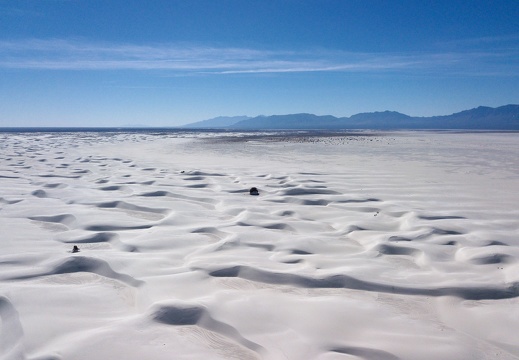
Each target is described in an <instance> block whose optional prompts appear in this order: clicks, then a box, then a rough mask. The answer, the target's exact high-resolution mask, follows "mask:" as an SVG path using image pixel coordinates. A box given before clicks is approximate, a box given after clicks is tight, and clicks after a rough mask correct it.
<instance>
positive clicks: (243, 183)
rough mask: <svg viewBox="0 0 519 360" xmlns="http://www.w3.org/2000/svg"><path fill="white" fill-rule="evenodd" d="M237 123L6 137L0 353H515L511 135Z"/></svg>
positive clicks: (0, 198) (0, 197) (0, 163)
mask: <svg viewBox="0 0 519 360" xmlns="http://www.w3.org/2000/svg"><path fill="white" fill-rule="evenodd" d="M245 135H246V134H234V135H233V137H232V138H228V137H213V136H212V135H211V134H210V133H208V134H203V135H198V134H189V133H180V134H175V133H161V134H153V133H151V134H150V133H124V132H120V133H110V134H107V133H63V134H55V133H35V134H28V133H15V134H0V137H1V144H2V145H1V153H0V184H1V187H2V192H1V193H0V228H1V229H2V231H1V232H2V239H1V241H0V248H1V255H0V269H1V272H0V284H1V287H0V289H1V290H0V318H1V322H0V339H2V340H0V356H1V358H2V359H3V358H5V359H25V358H26V359H83V358H84V359H86V358H91V352H92V350H93V349H95V351H96V354H97V358H106V359H109V358H114V357H119V358H127V359H141V358H143V357H148V358H153V359H162V358H163V359H166V358H167V359H170V358H171V357H172V356H174V357H175V358H179V359H180V358H186V359H188V358H202V357H208V358H211V359H246V358H250V359H343V358H344V359H346V358H357V359H376V358H379V359H432V358H456V359H474V358H480V359H494V358H496V359H497V358H499V359H515V358H519V348H518V347H517V345H516V344H515V340H514V339H515V337H514V335H513V334H514V330H517V327H518V325H517V324H519V313H518V312H517V310H516V308H517V301H518V298H519V278H518V276H517V273H518V272H517V270H518V269H519V265H518V264H519V262H518V259H519V250H518V243H517V238H516V234H517V233H518V230H519V224H518V223H517V220H516V219H517V215H519V213H518V210H517V208H516V206H515V204H516V203H517V200H519V196H518V195H516V194H519V191H517V190H519V182H518V181H517V178H516V177H515V173H514V170H513V169H514V168H515V169H517V168H519V167H513V166H512V167H511V166H510V165H511V163H512V162H514V161H515V162H516V163H517V160H516V159H518V158H519V156H516V155H519V150H518V149H517V148H514V147H513V146H512V144H513V143H514V142H515V141H516V140H517V139H516V135H514V134H433V133H416V134H415V133H397V134H394V133H389V134H365V135H366V136H363V135H362V134H357V135H355V136H352V135H350V134H346V135H337V134H326V136H323V135H322V134H320V136H307V135H305V134H303V135H301V134H298V135H297V136H287V135H286V134H283V135H282V136H275V137H271V135H268V134H267V135H261V136H259V137H258V136H257V135H254V136H252V137H251V135H247V136H245ZM265 136H267V138H266V137H265ZM474 140H477V141H479V142H480V143H484V144H487V145H488V147H489V150H491V151H489V153H490V154H493V155H492V156H490V155H489V154H488V153H486V152H485V151H483V150H481V149H480V150H479V151H480V152H481V154H479V153H475V151H477V149H475V148H474V146H473V141H474ZM445 149H448V151H447V150H445ZM412 150H413V151H414V152H413V151H412ZM407 154H408V155H407ZM478 154H479V155H481V156H479V157H478ZM476 158H478V159H479V160H478V161H476V160H475V159H476ZM514 159H515V160H514ZM514 164H515V163H514ZM514 164H512V165H514ZM491 183H493V184H498V185H499V186H497V187H496V186H492V187H490V186H489V184H491ZM252 186H256V187H258V189H259V192H260V194H259V196H250V195H249V189H250V188H251V187H252ZM73 245H77V246H79V248H80V252H78V253H72V247H73Z"/></svg>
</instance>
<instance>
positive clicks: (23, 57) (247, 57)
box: [0, 39, 518, 76]
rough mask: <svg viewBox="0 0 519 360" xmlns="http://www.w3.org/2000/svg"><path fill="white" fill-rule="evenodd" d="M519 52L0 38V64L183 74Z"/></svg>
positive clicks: (341, 67)
mask: <svg viewBox="0 0 519 360" xmlns="http://www.w3.org/2000/svg"><path fill="white" fill-rule="evenodd" d="M516 58H517V52H516V51H503V52H496V51H495V49H494V50H493V51H492V52H484V51H477V52H470V51H467V52H463V51H458V52H453V51H449V52H439V53H425V52H424V53H399V54H393V53H352V52H344V51H328V50H322V49H320V50H314V51H268V50H255V49H246V48H218V47H204V46H194V45H191V46H190V45H169V44H158V45H131V44H106V43H89V42H84V41H71V40H62V39H45V40H42V39H27V40H22V41H0V68H4V69H7V68H11V69H33V70H99V71H101V70H167V71H171V72H174V73H181V74H200V73H203V74H255V73H290V72H410V73H425V74H427V73H435V72H442V73H456V74H463V75H485V74H492V75H505V76H506V75H510V74H517V71H516V70H517V66H518V65H517V60H515V59H516Z"/></svg>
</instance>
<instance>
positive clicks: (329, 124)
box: [183, 105, 519, 130]
mask: <svg viewBox="0 0 519 360" xmlns="http://www.w3.org/2000/svg"><path fill="white" fill-rule="evenodd" d="M183 127H184V128H196V129H201V128H204V129H211V128H212V129H237V130H240V129H243V130H281V129H287V130H296V129H301V130H319V129H326V130H341V129H380V130H398V129H402V130H405V129H410V130H411V129H412V130H420V129H422V130H433V129H447V130H519V105H505V106H500V107H497V108H491V107H486V106H480V107H478V108H475V109H471V110H465V111H462V112H459V113H455V114H452V115H445V116H430V117H412V116H408V115H405V114H401V113H399V112H395V111H383V112H371V113H361V114H357V115H353V116H350V117H340V118H338V117H335V116H332V115H322V116H320V115H314V114H290V115H271V116H257V117H247V116H235V117H217V118H214V119H209V120H204V121H199V122H195V123H192V124H187V125H184V126H183Z"/></svg>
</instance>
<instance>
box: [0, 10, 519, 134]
mask: <svg viewBox="0 0 519 360" xmlns="http://www.w3.org/2000/svg"><path fill="white" fill-rule="evenodd" d="M517 19H519V1H517V0H511V1H506V0H494V1H490V0H489V1H480V0H470V1H468V0H467V1H458V0H445V1H444V0H436V1H432V0H431V1H428V0H422V1H419V0H415V1H413V0H403V1H397V0H391V1H390V0H276V1H273V0H256V1H248V0H182V1H177V0H167V1H166V0H148V1H134V0H124V1H123V0H21V1H18V0H0V127H3V126H121V125H132V124H141V125H150V126H175V125H181V124H185V123H189V122H194V121H198V120H204V119H208V118H212V117H216V116H234V115H249V116H256V115H271V114H289V113H301V112H308V113H315V114H318V115H324V114H330V115H335V116H350V115H353V114H356V113H360V112H370V111H384V110H394V111H400V112H403V113H406V114H408V115H413V116H429V115H445V114H450V113H454V112H457V111H461V110H465V109H469V108H473V107H476V106H479V105H486V106H493V107H494V106H501V105H505V104H510V103H513V104H518V103H519V21H518V20H517Z"/></svg>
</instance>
